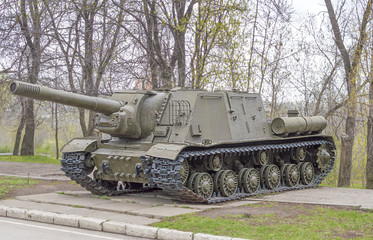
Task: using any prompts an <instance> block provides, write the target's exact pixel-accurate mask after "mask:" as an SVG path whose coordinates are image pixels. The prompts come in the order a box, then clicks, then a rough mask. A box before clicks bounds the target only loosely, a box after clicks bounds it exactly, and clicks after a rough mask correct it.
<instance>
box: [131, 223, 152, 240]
mask: <svg viewBox="0 0 373 240" xmlns="http://www.w3.org/2000/svg"><path fill="white" fill-rule="evenodd" d="M158 229H159V228H156V227H149V226H143V225H136V224H130V223H128V224H126V234H127V235H130V236H135V237H144V238H152V239H157V235H158V234H157V233H158Z"/></svg>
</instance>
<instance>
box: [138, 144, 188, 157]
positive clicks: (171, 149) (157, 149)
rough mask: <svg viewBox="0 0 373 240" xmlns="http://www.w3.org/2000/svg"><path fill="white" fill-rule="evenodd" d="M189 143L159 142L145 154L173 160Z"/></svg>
mask: <svg viewBox="0 0 373 240" xmlns="http://www.w3.org/2000/svg"><path fill="white" fill-rule="evenodd" d="M186 146H187V145H183V144H164V143H158V144H156V145H154V146H152V147H151V148H150V149H149V150H148V151H147V152H146V154H145V155H147V156H150V157H157V158H166V159H171V160H176V158H177V156H178V155H179V153H180V152H181V151H182V150H183V149H184V148H185V147H186Z"/></svg>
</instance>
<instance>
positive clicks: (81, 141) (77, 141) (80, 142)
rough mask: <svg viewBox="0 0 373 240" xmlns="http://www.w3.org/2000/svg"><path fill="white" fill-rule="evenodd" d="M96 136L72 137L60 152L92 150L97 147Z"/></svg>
mask: <svg viewBox="0 0 373 240" xmlns="http://www.w3.org/2000/svg"><path fill="white" fill-rule="evenodd" d="M97 140H98V139H96V138H74V139H72V140H71V141H70V142H68V143H66V144H65V145H64V146H63V147H62V148H61V152H63V153H66V152H93V151H95V150H96V149H97Z"/></svg>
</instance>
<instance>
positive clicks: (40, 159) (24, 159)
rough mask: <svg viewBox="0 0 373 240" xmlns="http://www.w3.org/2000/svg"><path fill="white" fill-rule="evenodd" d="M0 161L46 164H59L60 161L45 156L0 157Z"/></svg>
mask: <svg viewBox="0 0 373 240" xmlns="http://www.w3.org/2000/svg"><path fill="white" fill-rule="evenodd" d="M0 161H5V162H34V163H47V164H60V160H58V159H55V158H51V157H46V156H40V155H35V156H0Z"/></svg>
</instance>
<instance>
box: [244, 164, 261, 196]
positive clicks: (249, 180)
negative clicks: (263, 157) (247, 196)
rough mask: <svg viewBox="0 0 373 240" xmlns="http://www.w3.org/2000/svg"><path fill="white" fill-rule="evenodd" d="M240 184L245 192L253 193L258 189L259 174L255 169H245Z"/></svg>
mask: <svg viewBox="0 0 373 240" xmlns="http://www.w3.org/2000/svg"><path fill="white" fill-rule="evenodd" d="M242 180H243V181H242V184H243V188H244V190H245V192H247V193H254V192H256V191H258V190H259V187H260V174H259V171H258V170H256V169H255V168H249V169H247V170H246V171H245V172H244V174H243V177H242Z"/></svg>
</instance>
